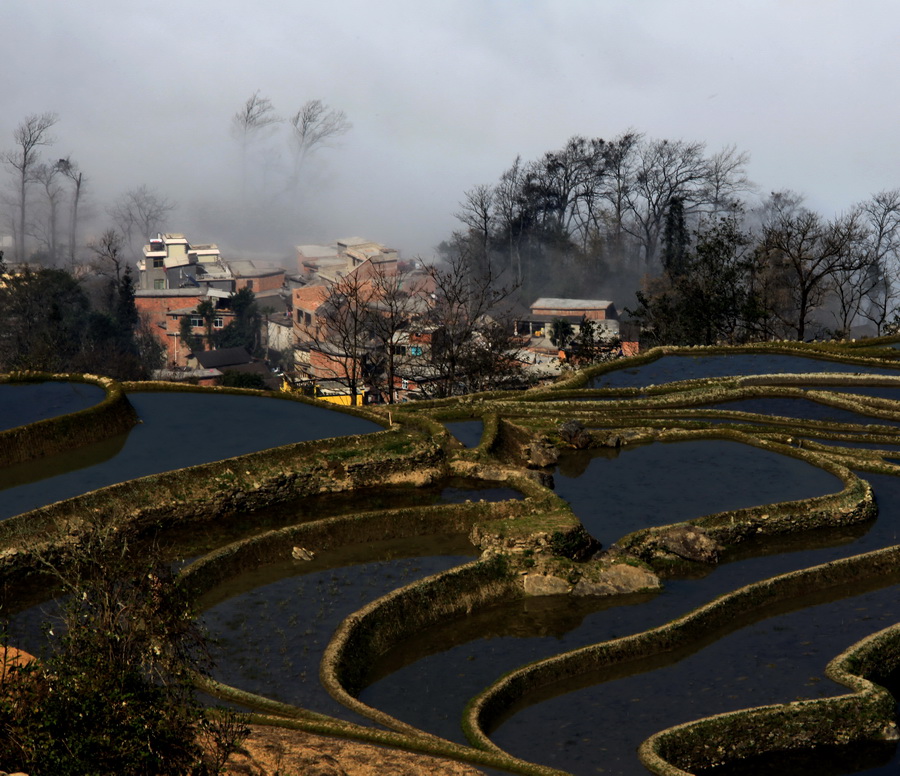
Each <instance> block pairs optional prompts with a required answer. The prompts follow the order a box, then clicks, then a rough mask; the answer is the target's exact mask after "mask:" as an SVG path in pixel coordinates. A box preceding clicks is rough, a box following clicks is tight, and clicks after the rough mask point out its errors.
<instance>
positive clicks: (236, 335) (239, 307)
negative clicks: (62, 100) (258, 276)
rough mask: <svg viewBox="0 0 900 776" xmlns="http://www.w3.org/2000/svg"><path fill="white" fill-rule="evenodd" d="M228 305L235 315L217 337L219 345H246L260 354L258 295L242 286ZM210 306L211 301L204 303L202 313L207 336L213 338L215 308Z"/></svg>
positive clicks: (254, 352) (260, 324) (221, 346)
mask: <svg viewBox="0 0 900 776" xmlns="http://www.w3.org/2000/svg"><path fill="white" fill-rule="evenodd" d="M202 304H203V303H202V302H201V305H202ZM228 305H229V306H230V307H231V311H232V313H234V317H233V318H232V319H231V321H230V322H229V323H228V325H227V326H225V328H224V329H222V331H220V332H219V336H218V337H217V338H215V342H216V343H217V346H218V347H220V348H239V347H244V348H247V350H248V351H249V352H250V353H251V354H253V355H259V354H260V353H261V352H262V345H261V342H262V336H261V332H260V329H261V326H262V314H261V313H260V311H259V304H258V303H257V301H256V295H255V294H254V293H253V291H251V290H250V289H249V288H242V289H240V290H239V291H236V292H235V293H234V294H232V295H231V298H230V299H229V300H228ZM210 308H211V303H209V305H208V306H207V305H204V307H203V312H202V313H201V315H202V316H203V320H204V325H205V326H206V327H207V337H208V338H209V339H212V334H211V325H212V319H213V317H214V312H215V310H214V309H210ZM200 309H201V308H200V306H199V305H198V307H197V310H198V311H200Z"/></svg>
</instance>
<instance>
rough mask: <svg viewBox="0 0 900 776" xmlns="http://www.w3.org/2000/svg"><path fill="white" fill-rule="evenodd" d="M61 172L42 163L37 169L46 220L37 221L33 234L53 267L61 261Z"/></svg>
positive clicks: (34, 224)
mask: <svg viewBox="0 0 900 776" xmlns="http://www.w3.org/2000/svg"><path fill="white" fill-rule="evenodd" d="M60 174H61V173H60V170H59V168H58V167H57V166H56V165H55V164H52V165H51V164H46V163H44V162H41V163H40V164H38V165H37V166H36V167H35V171H34V180H35V181H36V182H37V183H38V184H39V186H40V189H41V192H42V194H43V200H42V204H43V206H44V216H45V218H43V219H40V220H35V221H34V223H33V224H32V234H33V236H34V237H35V238H36V239H37V240H38V242H39V244H40V245H42V246H43V249H44V251H45V252H46V254H47V263H48V264H49V265H50V266H53V265H55V264H56V263H57V261H58V259H59V253H60V250H59V247H60V246H59V210H60V207H61V206H62V200H63V193H64V192H63V187H62V185H61V182H60V180H59V178H60Z"/></svg>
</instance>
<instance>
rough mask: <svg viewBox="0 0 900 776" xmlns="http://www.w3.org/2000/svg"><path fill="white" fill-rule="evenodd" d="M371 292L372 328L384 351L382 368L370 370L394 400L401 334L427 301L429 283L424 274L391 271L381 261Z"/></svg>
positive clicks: (374, 380) (374, 339)
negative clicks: (424, 281)
mask: <svg viewBox="0 0 900 776" xmlns="http://www.w3.org/2000/svg"><path fill="white" fill-rule="evenodd" d="M369 282H370V284H371V292H370V293H369V294H367V300H366V305H367V307H368V329H369V332H370V335H371V338H372V340H373V341H374V342H375V344H376V350H377V351H378V352H379V353H380V358H381V364H380V367H381V368H380V369H377V368H373V369H370V370H368V374H369V377H370V378H372V379H373V382H374V383H375V384H376V386H377V385H378V384H379V383H380V384H381V393H382V395H383V396H385V397H386V398H387V401H388V403H389V404H393V403H394V383H395V382H396V375H397V369H398V366H400V365H401V364H402V363H403V361H404V357H403V356H400V355H399V354H398V346H399V342H398V338H399V335H400V333H401V332H402V331H404V330H406V329H408V328H409V326H410V325H411V323H412V321H413V320H414V319H415V318H417V317H418V316H419V314H420V311H421V307H422V306H423V304H424V293H425V285H424V283H423V281H422V279H421V278H419V277H418V276H416V275H413V274H411V273H407V272H393V273H392V272H387V271H386V270H384V268H383V267H382V266H381V265H377V266H376V269H375V271H374V273H373V274H372V276H371V277H370V279H369ZM380 378H383V379H380Z"/></svg>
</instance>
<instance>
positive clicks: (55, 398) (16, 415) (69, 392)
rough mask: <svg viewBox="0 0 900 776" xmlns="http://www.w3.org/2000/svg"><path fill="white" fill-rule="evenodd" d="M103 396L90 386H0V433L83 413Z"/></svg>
mask: <svg viewBox="0 0 900 776" xmlns="http://www.w3.org/2000/svg"><path fill="white" fill-rule="evenodd" d="M105 397H106V391H104V390H103V389H102V388H101V387H100V386H99V385H92V384H90V383H66V382H57V381H55V380H49V381H47V382H44V383H2V384H0V431H5V430H7V429H10V428H15V427H16V426H25V425H27V424H28V423H36V422H37V421H39V420H46V419H47V418H55V417H59V416H60V415H68V414H70V413H72V412H78V411H79V410H85V409H87V408H88V407H93V406H94V405H95V404H99V403H100V402H101V401H103V399H104V398H105Z"/></svg>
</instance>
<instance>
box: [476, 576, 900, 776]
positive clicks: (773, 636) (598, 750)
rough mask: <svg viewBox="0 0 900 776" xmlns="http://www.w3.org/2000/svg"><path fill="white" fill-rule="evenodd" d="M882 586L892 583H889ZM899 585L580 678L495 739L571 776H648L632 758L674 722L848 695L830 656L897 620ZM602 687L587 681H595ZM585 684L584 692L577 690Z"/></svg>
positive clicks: (514, 718) (498, 732) (523, 712)
mask: <svg viewBox="0 0 900 776" xmlns="http://www.w3.org/2000/svg"><path fill="white" fill-rule="evenodd" d="M882 584H887V582H886V581H885V582H883V583H882ZM897 593H898V589H897V588H896V587H895V586H888V587H885V588H883V589H880V590H875V591H872V592H866V593H863V594H861V595H856V596H853V597H849V598H844V599H841V600H838V601H835V602H833V603H827V604H820V605H818V606H811V607H808V608H805V609H802V610H799V611H793V612H790V613H788V614H783V615H779V616H777V617H772V618H770V619H766V620H763V621H761V622H757V623H754V624H752V625H749V626H747V627H743V628H742V629H741V630H740V631H738V632H737V633H733V634H729V635H726V636H724V637H721V638H719V639H718V640H716V641H715V642H714V643H712V644H709V645H707V646H705V647H704V648H703V649H700V650H698V651H694V652H692V653H690V654H686V655H672V656H667V659H668V660H673V659H675V658H678V662H672V663H670V664H668V665H662V666H660V665H658V664H656V663H657V661H650V662H649V663H648V664H647V665H646V666H644V665H641V664H635V665H634V666H631V667H630V668H631V670H633V671H640V672H641V673H634V674H631V675H627V676H620V675H619V674H620V673H621V669H619V670H617V671H613V672H610V673H609V675H607V676H604V675H603V674H597V675H592V676H587V677H583V678H582V679H581V680H579V681H578V682H573V683H572V685H570V686H568V687H562V686H560V687H558V688H556V690H557V691H567V692H566V694H565V695H554V697H549V698H543V699H541V698H540V697H535V698H533V699H530V700H540V701H541V702H539V703H537V704H536V705H533V706H529V707H526V708H524V709H521V710H519V711H518V712H517V713H516V714H515V715H514V716H512V717H511V718H510V719H508V720H506V721H505V722H504V723H503V724H502V725H501V726H500V728H499V729H498V730H496V731H495V732H494V733H493V734H492V738H493V740H494V741H495V742H496V743H497V744H499V745H500V746H501V747H503V748H504V749H507V750H509V751H510V752H512V753H513V754H515V755H517V756H519V757H523V758H525V759H527V760H532V761H536V762H540V763H543V764H546V765H551V766H554V767H557V768H563V769H565V770H567V771H571V772H572V773H575V774H594V773H597V769H598V768H602V769H603V772H604V773H609V774H622V775H627V774H644V773H646V771H645V770H644V769H643V767H642V766H641V765H640V763H639V762H638V760H637V756H636V754H635V752H636V750H637V747H638V746H639V745H640V743H641V741H643V740H644V739H645V738H647V737H648V736H650V735H652V734H653V733H654V732H656V731H658V730H661V729H663V728H665V727H668V726H670V725H674V724H678V723H680V722H688V721H690V720H693V719H698V718H700V717H704V716H708V715H710V714H717V713H721V712H724V711H729V710H732V709H738V708H745V707H749V706H756V705H763V704H769V703H781V702H786V701H792V700H797V699H807V698H818V697H826V696H829V695H833V694H841V693H843V692H846V688H843V687H841V686H839V685H836V684H834V683H832V682H831V681H830V680H829V679H827V678H826V677H825V675H824V669H825V666H826V664H827V663H828V661H829V660H831V658H832V657H834V656H835V655H836V654H838V653H839V652H841V651H842V650H844V649H846V648H847V647H849V646H850V645H851V644H853V643H855V642H856V641H858V640H859V639H861V638H863V637H865V636H867V635H869V634H870V633H872V632H874V631H877V630H880V629H881V628H884V627H887V626H888V625H890V624H892V623H894V622H896V621H897V619H898V618H900V597H898V595H897ZM598 681H599V682H602V683H599V684H590V685H589V686H586V685H588V683H590V682H598ZM579 685H580V687H579Z"/></svg>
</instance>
